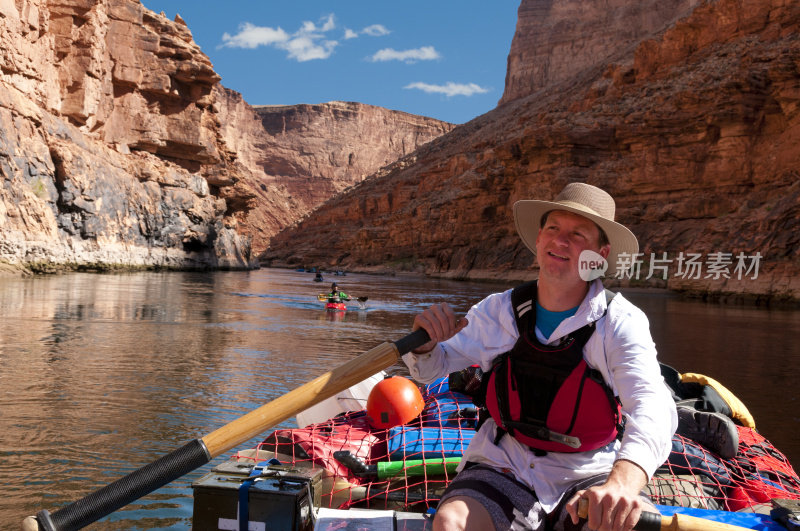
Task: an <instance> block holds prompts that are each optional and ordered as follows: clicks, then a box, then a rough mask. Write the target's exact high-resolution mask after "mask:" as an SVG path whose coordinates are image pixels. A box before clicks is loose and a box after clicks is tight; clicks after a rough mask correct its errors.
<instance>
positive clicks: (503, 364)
mask: <svg viewBox="0 0 800 531" xmlns="http://www.w3.org/2000/svg"><path fill="white" fill-rule="evenodd" d="M614 210H615V205H614V200H613V199H612V197H611V196H610V195H608V194H607V193H606V192H604V191H603V190H601V189H599V188H597V187H595V186H591V185H588V184H585V183H571V184H568V185H567V186H566V187H565V188H564V190H563V191H562V192H561V193H560V194H559V195H558V197H556V199H555V200H554V201H552V202H551V201H518V202H517V203H516V204H514V220H515V223H516V227H517V231H518V232H519V235H520V237H521V238H522V241H523V242H524V243H525V245H527V246H528V247H529V248H530V249H531V250H532V251H533V252H534V254H535V255H536V259H537V262H538V265H539V278H538V280H537V281H534V282H529V283H527V284H523V285H522V286H518V287H517V288H514V289H513V290H508V291H505V292H503V293H495V294H493V295H490V296H488V297H487V298H485V299H484V300H482V301H481V302H479V303H478V304H476V305H475V306H473V307H472V308H471V309H470V310H469V312H468V313H467V316H466V317H465V318H460V319H459V318H457V317H456V315H455V313H454V312H453V310H452V309H451V308H450V307H449V306H448V305H447V304H446V303H442V304H437V305H434V306H432V307H430V308H428V309H427V310H425V311H424V312H422V313H421V314H419V315H417V316H416V317H415V319H414V325H413V328H414V329H417V328H420V327H421V328H424V329H425V330H427V331H428V333H429V334H430V337H431V342H429V343H428V344H426V345H423V346H422V347H420V348H419V349H417V350H416V351H415V352H413V353H409V354H406V355H405V356H404V361H405V362H406V364H407V365H408V367H409V370H410V372H411V375H412V376H413V377H414V378H415V379H417V380H418V381H420V382H424V383H428V382H431V381H433V380H435V379H436V378H439V377H442V376H445V375H447V374H450V373H453V372H455V371H459V370H461V369H464V368H465V367H467V366H470V365H479V366H480V368H481V370H482V371H483V380H484V383H485V384H486V385H485V386H484V389H485V393H484V394H483V396H482V397H480V396H479V397H476V398H474V400H476V401H481V400H482V401H483V402H484V403H485V406H486V409H487V410H488V412H489V415H490V416H489V418H487V419H486V420H485V422H483V424H482V425H481V426H480V428H479V430H478V432H477V433H476V434H475V437H474V438H473V439H472V442H471V443H470V445H469V447H468V448H467V450H466V452H465V453H464V458H463V460H462V464H461V465H460V469H459V473H458V475H457V476H456V477H455V478H454V479H453V481H452V482H451V484H450V485H449V487H448V489H447V491H446V492H445V494H444V496H443V497H442V500H441V501H440V503H439V506H438V509H437V513H436V518H435V520H434V529H436V530H440V529H446V530H451V529H478V530H480V531H489V530H491V529H545V528H546V529H581V528H582V527H588V528H590V529H599V530H602V531H608V530H611V529H626V530H627V529H631V528H632V527H633V525H634V524H635V523H636V522H637V521H638V518H639V515H640V514H641V512H642V510H643V509H647V510H651V511H655V508H654V507H653V506H652V504H651V502H650V500H649V498H647V496H644V495H642V494H641V491H642V489H643V488H644V486H645V485H646V483H647V481H648V479H649V478H650V477H651V476H652V475H653V473H654V472H655V470H656V468H658V466H660V465H661V463H663V462H664V460H665V459H666V458H667V456H668V455H669V451H670V447H671V443H670V441H671V438H672V434H673V433H674V432H675V428H676V425H677V416H676V412H675V404H674V401H673V399H672V397H671V395H670V393H669V391H668V389H667V387H666V385H664V383H663V379H662V376H661V372H660V368H659V364H658V361H657V360H656V349H655V345H654V344H653V340H652V338H651V336H650V331H649V324H648V321H647V318H646V317H645V315H644V313H642V311H641V310H639V309H638V308H637V307H635V306H634V305H633V304H631V303H630V302H629V301H627V300H626V299H625V298H624V297H623V296H622V295H620V294H613V293H612V292H610V291H607V290H605V289H604V287H603V284H602V283H601V281H600V280H599V276H601V275H602V272H603V271H608V270H610V271H611V272H615V271H617V270H618V267H619V266H618V265H617V264H625V263H629V262H630V260H628V261H627V262H626V261H622V260H621V258H623V257H624V256H628V258H630V255H634V254H635V253H637V252H638V248H639V246H638V242H637V241H636V237H635V236H634V235H633V234H632V233H631V231H630V230H628V229H627V228H626V227H624V226H622V225H620V224H619V223H617V222H615V221H614ZM623 424H624V429H623ZM581 498H584V499H585V500H587V501H588V505H589V509H588V521H579V520H578V517H577V505H578V501H579V499H581Z"/></svg>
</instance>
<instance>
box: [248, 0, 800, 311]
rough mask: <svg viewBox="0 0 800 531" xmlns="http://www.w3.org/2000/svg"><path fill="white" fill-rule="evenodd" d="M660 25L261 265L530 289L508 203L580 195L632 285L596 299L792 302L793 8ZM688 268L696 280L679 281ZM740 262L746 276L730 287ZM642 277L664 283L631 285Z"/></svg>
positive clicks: (719, 11)
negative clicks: (643, 293) (637, 254)
mask: <svg viewBox="0 0 800 531" xmlns="http://www.w3.org/2000/svg"><path fill="white" fill-rule="evenodd" d="M541 4H542V3H541V2H538V1H533V0H523V2H522V5H521V7H520V12H521V13H523V12H525V11H526V10H527V9H529V8H530V9H532V8H536V7H537V6H540V5H541ZM583 4H584V3H582V5H583ZM585 4H593V5H597V6H599V5H605V4H606V2H586V3H585ZM587 9H588V8H587ZM677 15H678V13H676V18H678V19H677V20H676V22H675V23H673V24H671V25H670V26H669V27H668V28H667V29H666V30H664V31H659V32H657V33H656V34H654V35H652V36H651V38H647V39H643V40H642V41H641V42H640V43H639V44H638V45H637V46H635V47H632V48H631V50H630V53H629V54H627V55H625V54H623V55H621V56H617V57H616V58H615V59H614V60H613V61H610V62H608V63H607V64H605V65H598V66H597V67H596V68H595V69H594V75H593V76H589V77H586V76H587V74H586V71H584V70H581V72H578V73H576V74H575V75H576V76H578V77H580V78H581V79H579V80H578V81H580V82H577V81H576V79H575V78H566V79H565V80H563V81H561V82H555V81H552V82H551V84H550V85H548V87H547V90H539V91H534V92H532V93H530V94H529V95H527V96H523V95H520V96H518V97H514V98H509V100H508V102H507V103H505V104H504V105H501V106H499V107H498V108H497V109H495V110H493V111H490V112H489V113H487V114H485V115H483V116H481V117H478V118H477V119H475V120H473V121H471V122H469V123H467V124H464V125H462V126H459V127H457V128H455V129H454V130H453V131H451V132H450V133H449V134H447V135H445V136H442V137H440V138H438V139H436V140H434V141H433V142H431V143H430V144H428V145H426V146H423V147H422V148H420V149H419V150H418V151H417V152H415V153H413V154H412V155H410V156H409V157H407V158H406V159H403V160H402V161H400V162H399V163H397V164H395V165H393V166H390V167H388V168H386V169H385V170H384V172H383V173H382V174H381V175H380V176H378V177H376V178H375V179H371V180H368V181H365V182H364V183H362V184H361V185H359V186H357V187H356V188H354V189H352V190H350V191H348V192H346V193H345V194H344V195H343V196H340V197H338V198H337V199H336V200H335V201H331V202H329V203H327V204H325V205H324V206H323V207H321V208H320V209H319V210H318V211H316V212H315V213H314V214H313V215H312V216H310V217H309V218H308V219H306V220H305V221H304V222H303V223H302V224H300V225H299V226H298V227H297V228H296V229H293V230H288V231H285V232H283V233H281V234H279V235H278V236H277V237H275V238H274V239H273V241H272V246H271V248H270V249H269V250H268V252H267V253H265V255H264V256H263V260H264V261H265V263H268V264H273V265H287V266H292V265H295V264H304V263H314V264H326V265H328V266H330V267H350V268H353V269H366V270H377V271H397V270H408V271H419V272H426V273H428V274H432V275H438V276H446V277H453V278H481V279H520V280H521V279H524V278H532V277H535V275H536V269H535V261H534V257H533V255H532V254H531V253H530V251H529V250H528V249H527V248H525V247H524V245H522V244H521V242H520V240H519V238H518V236H517V234H516V231H515V229H514V226H513V220H512V205H513V203H514V202H515V201H517V200H519V199H526V198H553V197H554V196H555V195H556V194H557V193H558V191H559V190H560V189H561V188H562V187H563V186H564V185H565V184H566V183H568V182H573V181H582V182H588V183H591V184H595V185H597V186H600V187H602V188H604V189H606V190H608V191H609V192H610V193H611V194H612V195H614V196H615V198H616V200H617V207H618V210H617V218H618V220H620V221H621V222H623V223H625V224H626V225H628V226H629V227H630V228H631V229H632V230H633V232H634V233H635V234H636V235H637V236H638V238H639V241H640V245H641V249H642V253H643V255H642V257H641V258H642V260H643V262H642V264H641V273H640V274H639V275H638V276H637V278H625V279H621V280H616V281H615V282H611V284H615V283H616V284H621V285H627V286H630V285H634V286H636V285H638V286H657V287H667V288H670V289H674V290H678V291H682V292H687V293H692V294H696V295H699V296H704V297H711V298H729V299H747V300H752V301H756V302H770V303H774V302H778V301H795V302H796V301H798V300H800V275H799V273H800V225H799V224H800V178H799V177H798V166H797V161H798V160H800V39H798V35H800V4H798V3H793V2H775V1H770V0H748V1H747V2H741V1H738V0H716V1H707V2H702V3H699V4H698V5H697V6H696V7H695V8H694V9H693V10H691V11H689V12H688V13H686V14H685V16H683V17H677ZM668 18H669V17H664V19H665V20H666V19H668ZM638 20H639V19H638V18H634V19H632V22H635V21H638ZM541 24H542V25H546V24H547V21H541ZM516 40H517V38H515V44H512V49H514V48H515V46H516ZM530 53H531V54H533V55H534V56H535V55H536V53H537V51H536V50H531V51H530ZM603 53H605V52H603ZM531 83H533V81H531ZM507 94H508V91H507ZM344 205H348V208H347V209H344V208H343V206H344ZM354 205H356V206H355V207H354ZM323 243H324V245H323ZM682 253H683V254H682ZM690 255H697V256H699V257H700V265H701V269H700V270H698V271H696V272H695V271H693V272H691V274H688V275H687V274H686V273H687V271H686V264H681V262H680V258H681V256H683V257H684V258H688V257H689V256H690ZM740 255H741V256H742V257H745V262H746V263H745V266H747V268H751V267H752V266H755V265H757V266H758V270H757V271H755V270H754V269H749V270H747V271H742V270H740V271H739V274H738V275H737V272H736V270H735V266H736V265H737V264H736V257H737V256H740ZM714 257H716V264H717V266H718V267H717V268H716V272H715V270H714V269H713V268H711V265H712V264H713V263H714V262H715V258H714ZM755 257H759V258H758V260H756V259H755ZM662 259H664V260H669V261H670V262H666V261H661V260H662ZM653 260H656V261H657V262H654V261H653ZM726 263H727V266H726ZM651 264H653V265H666V266H667V267H668V269H667V270H666V274H664V275H663V277H664V278H660V277H661V276H662V272H661V270H660V269H655V275H653V276H652V277H651V278H646V277H647V276H648V274H649V266H650V265H651ZM681 265H683V271H681V270H680V266H681ZM681 273H683V274H681Z"/></svg>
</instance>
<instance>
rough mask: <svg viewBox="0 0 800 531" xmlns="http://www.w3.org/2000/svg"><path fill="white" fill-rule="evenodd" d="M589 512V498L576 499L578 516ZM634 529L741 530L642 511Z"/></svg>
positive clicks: (711, 522) (664, 530)
mask: <svg viewBox="0 0 800 531" xmlns="http://www.w3.org/2000/svg"><path fill="white" fill-rule="evenodd" d="M588 514H589V500H587V499H586V498H581V499H580V500H579V501H578V516H580V517H581V518H586V517H587V516H588ZM633 528H634V529H636V531H743V530H744V529H746V528H744V527H739V526H738V525H731V524H726V523H723V522H715V521H714V520H706V519H705V518H697V517H694V516H689V515H688V514H673V515H672V516H662V515H660V514H658V513H652V512H647V511H645V512H642V515H641V516H640V517H639V521H638V522H636V525H634V526H633Z"/></svg>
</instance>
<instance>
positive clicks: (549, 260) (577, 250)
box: [536, 210, 610, 282]
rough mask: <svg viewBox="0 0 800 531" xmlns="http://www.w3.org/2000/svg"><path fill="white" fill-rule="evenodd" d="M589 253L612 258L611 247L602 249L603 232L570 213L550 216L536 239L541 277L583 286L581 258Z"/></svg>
mask: <svg viewBox="0 0 800 531" xmlns="http://www.w3.org/2000/svg"><path fill="white" fill-rule="evenodd" d="M587 249H590V250H592V251H595V252H597V253H598V254H600V255H601V256H602V257H603V258H607V257H608V253H609V250H610V246H609V245H604V246H602V247H601V246H600V228H599V227H598V226H597V225H595V223H594V222H593V221H592V220H590V219H588V218H585V217H583V216H579V215H577V214H573V213H572V212H567V211H566V210H554V211H553V212H550V213H549V214H548V216H547V221H546V222H545V224H544V226H543V227H542V228H541V229H540V230H539V234H538V236H537V237H536V260H537V262H538V264H539V270H540V277H541V278H549V279H552V280H560V281H570V282H577V281H580V282H583V280H581V278H580V275H579V274H578V257H579V256H580V254H581V252H583V251H585V250H587Z"/></svg>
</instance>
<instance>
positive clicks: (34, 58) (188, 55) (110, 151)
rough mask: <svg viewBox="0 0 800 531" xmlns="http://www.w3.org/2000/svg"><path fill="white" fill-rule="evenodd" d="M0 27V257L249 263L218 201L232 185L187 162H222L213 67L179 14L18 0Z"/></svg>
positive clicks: (95, 264)
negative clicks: (222, 188)
mask: <svg viewBox="0 0 800 531" xmlns="http://www.w3.org/2000/svg"><path fill="white" fill-rule="evenodd" d="M0 30H2V31H0V62H2V76H1V77H0V130H2V131H3V133H2V137H0V235H2V243H1V244H0V261H2V262H4V263H5V264H7V265H11V266H14V265H16V266H21V267H27V268H30V269H33V270H52V269H59V268H82V269H113V268H118V267H123V268H128V267H169V268H206V267H220V268H247V267H253V266H254V265H255V264H254V260H253V257H252V255H251V251H250V244H249V241H248V240H247V238H245V237H242V236H241V235H240V234H239V233H238V232H237V221H236V218H235V217H234V216H233V215H232V212H231V209H230V204H227V203H226V201H225V197H226V196H232V197H236V196H241V195H242V193H243V192H242V191H239V190H236V189H235V188H236V187H235V186H233V185H232V186H229V187H228V189H227V190H225V191H224V192H223V193H221V191H220V188H219V187H218V186H215V185H214V184H211V183H209V182H207V181H206V179H205V178H204V176H203V175H202V174H201V173H199V170H200V169H201V168H202V167H203V166H204V165H216V166H224V165H226V163H227V162H228V161H227V160H226V155H225V154H223V153H221V143H220V141H219V138H218V130H219V125H218V123H217V120H218V116H217V113H216V112H215V110H214V108H213V105H212V103H213V102H212V91H213V89H214V86H215V85H216V84H217V83H218V82H219V76H218V75H217V74H216V73H215V72H214V70H213V68H212V67H211V63H210V62H209V60H208V58H207V57H206V56H205V55H204V54H203V53H202V52H201V51H200V49H199V48H198V47H197V45H196V44H194V42H193V40H192V37H191V34H190V32H189V30H188V28H186V26H185V24H183V23H182V21H180V20H178V21H175V22H172V21H169V20H167V19H166V18H165V17H164V16H163V15H156V14H154V13H152V12H150V11H148V10H147V9H145V8H144V7H143V6H142V5H141V4H140V3H138V2H135V1H125V0H107V1H91V0H63V1H46V0H17V1H5V2H0ZM225 171H226V172H228V173H230V178H229V181H231V182H233V181H236V180H237V176H236V174H235V170H233V171H231V170H229V169H227V168H226V169H225ZM244 194H245V195H246V190H245V191H244Z"/></svg>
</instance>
